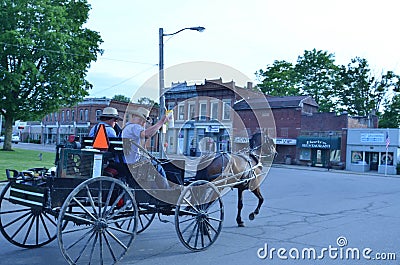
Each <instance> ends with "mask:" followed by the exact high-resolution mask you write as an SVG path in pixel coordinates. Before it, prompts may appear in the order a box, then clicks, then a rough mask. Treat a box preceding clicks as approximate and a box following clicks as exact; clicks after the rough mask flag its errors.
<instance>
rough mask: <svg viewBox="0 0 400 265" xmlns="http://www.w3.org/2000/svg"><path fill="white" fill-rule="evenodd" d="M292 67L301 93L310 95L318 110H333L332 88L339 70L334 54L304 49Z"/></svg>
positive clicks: (334, 102)
mask: <svg viewBox="0 0 400 265" xmlns="http://www.w3.org/2000/svg"><path fill="white" fill-rule="evenodd" d="M294 69H295V72H296V75H297V78H296V79H297V82H298V86H299V88H300V91H301V93H302V94H303V95H309V96H312V97H313V98H314V100H315V101H316V102H317V103H318V105H319V111H320V112H328V111H333V110H334V108H335V104H336V100H337V99H336V98H335V96H334V93H333V90H334V87H335V83H336V81H337V75H338V70H339V68H338V66H336V65H335V56H334V54H332V53H328V52H327V51H317V50H316V49H313V50H312V51H304V55H303V56H299V57H298V58H297V63H296V65H295V67H294Z"/></svg>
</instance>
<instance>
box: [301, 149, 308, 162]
mask: <svg viewBox="0 0 400 265" xmlns="http://www.w3.org/2000/svg"><path fill="white" fill-rule="evenodd" d="M300 160H311V149H305V148H302V149H301V150H300Z"/></svg>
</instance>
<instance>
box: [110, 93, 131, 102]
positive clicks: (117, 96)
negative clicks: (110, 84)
mask: <svg viewBox="0 0 400 265" xmlns="http://www.w3.org/2000/svg"><path fill="white" fill-rule="evenodd" d="M112 99H113V100H116V101H121V102H128V103H129V102H131V99H130V98H128V97H127V96H124V95H115V96H114V97H113V98H112Z"/></svg>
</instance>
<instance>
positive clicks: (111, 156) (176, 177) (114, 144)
mask: <svg viewBox="0 0 400 265" xmlns="http://www.w3.org/2000/svg"><path fill="white" fill-rule="evenodd" d="M108 143H109V147H108V149H107V151H105V152H104V156H105V159H106V161H107V162H108V163H109V164H110V165H111V166H110V167H106V168H105V172H106V173H109V174H110V175H117V174H118V173H119V172H115V170H117V171H122V172H129V169H128V166H127V164H126V162H125V161H126V160H125V155H124V147H123V140H122V138H121V137H109V138H108ZM81 145H82V148H86V149H92V148H93V137H83V139H82V143H81ZM158 161H159V162H160V164H161V166H162V167H163V169H164V171H165V174H166V176H167V179H168V180H169V181H171V182H173V183H175V184H181V185H183V184H184V175H185V161H184V160H169V159H159V160H158ZM125 174H131V173H125Z"/></svg>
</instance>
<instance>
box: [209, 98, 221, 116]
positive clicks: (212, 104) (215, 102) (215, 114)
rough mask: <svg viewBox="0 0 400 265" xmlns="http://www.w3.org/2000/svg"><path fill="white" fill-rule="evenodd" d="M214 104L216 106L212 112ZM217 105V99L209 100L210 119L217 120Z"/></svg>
mask: <svg viewBox="0 0 400 265" xmlns="http://www.w3.org/2000/svg"><path fill="white" fill-rule="evenodd" d="M214 106H217V108H216V111H215V113H214ZM218 107H219V103H218V101H214V102H211V105H210V114H211V115H210V119H211V120H218Z"/></svg>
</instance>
